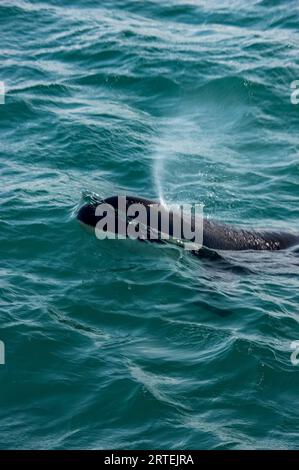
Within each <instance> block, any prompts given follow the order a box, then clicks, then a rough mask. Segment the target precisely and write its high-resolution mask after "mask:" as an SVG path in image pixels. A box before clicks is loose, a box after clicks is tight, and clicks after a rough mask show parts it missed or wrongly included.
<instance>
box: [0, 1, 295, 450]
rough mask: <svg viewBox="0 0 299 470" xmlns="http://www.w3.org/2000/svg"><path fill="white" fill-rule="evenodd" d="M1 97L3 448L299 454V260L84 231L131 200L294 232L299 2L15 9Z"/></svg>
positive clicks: (63, 4)
mask: <svg viewBox="0 0 299 470" xmlns="http://www.w3.org/2000/svg"><path fill="white" fill-rule="evenodd" d="M0 80H1V81H2V82H4V84H5V90H6V95H5V103H4V104H1V105H0V165H1V166H0V171H1V187H0V192H1V199H0V252H1V254H0V307H1V314H0V320H1V322H0V340H1V341H2V343H1V345H2V349H3V347H4V348H5V365H0V429H1V432H0V448H1V449H105V448H110V449H177V448H179V449H277V448H278V449H295V448H297V449H298V448H299V406H298V404H299V399H298V390H299V365H298V363H297V361H296V351H295V350H294V348H295V347H296V345H294V344H292V343H293V342H295V341H299V325H298V322H299V255H298V252H297V253H296V252H294V251H292V252H280V253H278V252H277V253H252V252H250V253H249V252H247V253H225V254H222V255H221V256H220V257H215V259H210V258H203V259H197V258H195V257H193V256H192V255H191V254H190V253H188V252H186V251H185V250H182V249H180V248H179V247H176V246H155V245H154V244H148V243H140V242H138V241H133V240H120V241H115V240H105V241H100V240H97V239H96V238H95V237H94V236H92V235H91V234H90V233H88V232H87V231H85V230H84V229H83V228H82V227H81V226H80V225H79V224H78V222H77V221H76V218H75V214H76V211H77V209H78V207H79V206H80V204H82V203H83V202H84V201H88V200H90V199H91V198H92V197H93V194H94V193H96V194H97V195H99V196H100V197H106V196H110V195H117V194H135V195H138V196H144V197H150V198H153V199H155V198H163V199H164V200H165V201H167V202H168V203H170V202H201V203H203V204H204V213H205V216H206V217H209V218H212V219H217V220H219V221H221V222H227V223H232V224H235V225H238V226H241V227H253V228H265V229H273V228H274V229H283V230H285V231H290V232H296V231H299V105H296V104H292V102H291V93H292V89H291V83H292V82H293V81H294V80H299V3H298V1H296V0H294V1H291V0H289V1H288V2H285V1H279V0H276V1H274V0H273V1H270V0H253V1H245V0H222V1H216V0H209V1H204V0H197V1H196V0H144V1H137V0H101V1H96V0H92V1H91V0H72V1H62V0H49V1H42V0H40V1H35V0H1V3H0ZM292 348H293V349H292ZM0 349H1V348H0ZM292 353H293V356H292V358H291V355H292ZM2 359H3V357H2Z"/></svg>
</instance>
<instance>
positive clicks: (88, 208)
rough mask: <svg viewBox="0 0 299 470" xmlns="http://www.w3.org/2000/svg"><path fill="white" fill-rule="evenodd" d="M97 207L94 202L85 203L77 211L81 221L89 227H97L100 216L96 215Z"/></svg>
mask: <svg viewBox="0 0 299 470" xmlns="http://www.w3.org/2000/svg"><path fill="white" fill-rule="evenodd" d="M96 207H97V206H96V205H93V204H84V206H82V207H80V209H79V211H78V213H77V219H78V220H79V222H81V223H82V224H84V225H88V226H89V227H95V226H96V224H97V222H98V220H99V217H97V216H96V215H95V212H96Z"/></svg>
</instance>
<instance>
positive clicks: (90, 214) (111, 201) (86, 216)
mask: <svg viewBox="0 0 299 470" xmlns="http://www.w3.org/2000/svg"><path fill="white" fill-rule="evenodd" d="M153 203H154V202H153V201H150V200H149V199H143V198H138V197H134V196H127V197H126V198H125V203H124V205H122V206H121V207H119V204H120V198H119V197H118V196H111V197H107V198H106V199H102V200H101V201H99V202H98V203H92V204H84V206H82V207H81V208H80V209H79V211H78V213H77V219H78V220H79V222H81V223H82V224H84V225H88V226H89V227H95V226H96V224H97V222H99V221H100V220H101V218H102V216H99V215H96V210H97V208H100V206H101V205H103V210H105V208H107V207H108V206H110V207H111V208H113V209H114V211H115V214H117V213H118V211H121V212H123V211H126V210H127V208H128V206H129V205H130V204H142V205H144V206H145V207H147V208H148V207H149V206H150V204H153ZM98 213H101V211H98Z"/></svg>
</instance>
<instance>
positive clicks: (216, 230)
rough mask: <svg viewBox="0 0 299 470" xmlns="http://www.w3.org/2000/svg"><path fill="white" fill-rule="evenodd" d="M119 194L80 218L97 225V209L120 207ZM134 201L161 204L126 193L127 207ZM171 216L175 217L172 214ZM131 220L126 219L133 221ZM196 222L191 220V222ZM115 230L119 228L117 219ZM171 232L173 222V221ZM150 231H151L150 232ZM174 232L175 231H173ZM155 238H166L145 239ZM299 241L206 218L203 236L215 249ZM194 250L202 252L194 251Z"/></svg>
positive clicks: (267, 247)
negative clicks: (100, 207) (104, 206)
mask: <svg viewBox="0 0 299 470" xmlns="http://www.w3.org/2000/svg"><path fill="white" fill-rule="evenodd" d="M118 201H119V198H118V196H112V197H108V198H106V199H102V200H99V201H97V202H92V203H89V204H85V205H83V206H82V207H81V208H80V209H79V211H78V213H77V219H78V220H79V222H81V223H82V224H84V225H86V226H88V227H91V228H94V229H95V228H96V225H97V223H98V222H99V221H100V220H101V216H97V215H96V209H97V207H98V206H99V205H101V204H109V206H112V207H113V208H114V210H115V211H116V213H117V211H118V209H119V208H118ZM131 204H140V205H142V206H143V207H145V208H146V210H147V211H148V210H149V209H150V206H152V205H157V204H159V203H158V202H157V201H152V200H150V199H145V198H141V197H137V196H126V207H128V206H129V205H131ZM170 220H171V218H170ZM129 223H130V220H126V224H129ZM192 223H194V220H193V222H192V221H191V224H192ZM115 231H116V233H117V232H118V226H117V221H116V225H115ZM170 232H171V224H170ZM149 233H150V231H148V234H149ZM170 235H172V234H171V233H170ZM144 239H146V240H148V241H154V242H157V243H165V241H164V240H161V239H157V240H152V239H151V238H150V236H149V235H148V237H145V238H144V237H142V240H144ZM297 245H299V234H297V235H296V234H292V233H285V232H275V231H273V232H272V231H255V230H248V229H243V228H237V227H232V226H230V225H225V224H220V223H218V222H214V221H212V220H209V219H206V218H204V219H203V240H202V246H203V247H204V248H207V249H209V250H215V251H218V250H219V251H222V250H223V251H251V250H254V251H278V250H286V249H289V248H291V247H295V246H297ZM193 253H194V254H198V252H196V251H193Z"/></svg>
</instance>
